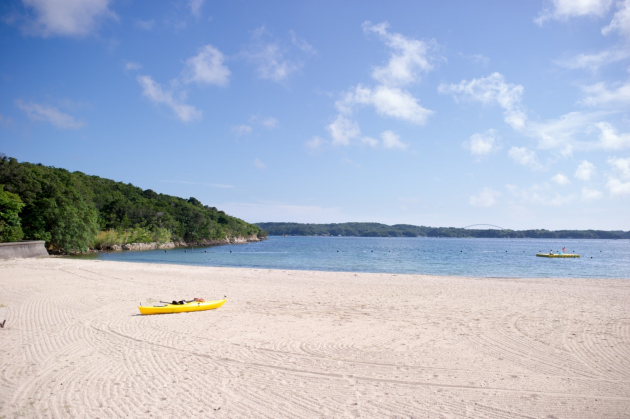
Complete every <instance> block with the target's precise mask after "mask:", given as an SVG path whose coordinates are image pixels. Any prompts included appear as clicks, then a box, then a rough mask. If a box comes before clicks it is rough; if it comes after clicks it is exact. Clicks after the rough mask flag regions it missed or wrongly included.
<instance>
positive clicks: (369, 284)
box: [0, 258, 630, 418]
mask: <svg viewBox="0 0 630 419" xmlns="http://www.w3.org/2000/svg"><path fill="white" fill-rule="evenodd" d="M224 295H227V297H228V300H227V303H226V304H225V305H224V306H223V307H221V308H220V309H217V310H211V311H206V312H199V313H181V314H169V315H154V316H141V315H139V312H138V309H137V306H138V304H139V303H141V302H142V303H145V302H146V301H147V298H154V299H157V300H169V301H170V300H173V299H183V298H192V297H203V298H207V299H219V298H222V297H223V296H224ZM629 302H630V281H629V280H593V279H501V278H497V279H495V278H491V279H487V278H486V279H481V278H462V277H437V276H420V275H391V274H365V273H334V272H310V271H283V270H261V269H231V268H210V267H191V266H176V265H150V264H131V263H120V262H103V261H95V260H71V259H61V258H50V259H23V260H8V261H1V262H0V304H2V305H4V307H0V322H1V321H2V320H3V319H4V318H6V319H7V321H6V325H5V327H4V328H3V329H0V418H5V417H6V418H14V417H42V418H63V417H76V418H81V417H95V418H96V417H99V418H121V417H164V418H170V417H193V416H196V417H225V418H238V417H256V418H263V417H273V418H283V417H286V418H296V417H307V418H309V417H374V418H377V417H379V418H380V417H417V418H424V417H436V418H440V417H444V418H450V417H471V418H604V417H605V418H622V417H625V418H627V417H630V303H629Z"/></svg>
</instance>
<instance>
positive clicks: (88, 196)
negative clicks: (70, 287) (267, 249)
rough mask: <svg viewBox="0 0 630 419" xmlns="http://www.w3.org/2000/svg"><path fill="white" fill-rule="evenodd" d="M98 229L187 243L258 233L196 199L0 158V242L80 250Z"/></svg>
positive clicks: (92, 238)
mask: <svg viewBox="0 0 630 419" xmlns="http://www.w3.org/2000/svg"><path fill="white" fill-rule="evenodd" d="M99 231H100V232H104V231H110V232H111V231H115V232H120V233H121V234H122V232H125V233H126V234H127V236H125V237H129V234H132V235H135V236H137V237H139V238H142V239H144V240H145V241H166V240H174V241H179V240H183V241H186V242H189V243H199V242H203V241H211V240H218V239H224V238H225V237H226V236H227V237H237V236H244V237H246V236H251V235H257V236H260V235H262V230H261V229H260V228H259V227H257V226H256V225H253V224H249V223H246V222H245V221H243V220H240V219H238V218H235V217H231V216H229V215H227V214H225V213H224V212H223V211H219V210H218V209H217V208H215V207H210V206H207V205H203V204H202V203H201V202H199V201H198V200H197V199H195V198H189V199H187V200H186V199H183V198H178V197H175V196H170V195H164V194H159V193H157V192H154V191H152V190H150V189H147V190H142V189H141V188H138V187H136V186H133V185H132V184H125V183H122V182H116V181H113V180H109V179H103V178H100V177H98V176H89V175H86V174H84V173H81V172H73V173H71V172H69V171H67V170H65V169H58V168H54V167H47V166H43V165H41V164H31V163H24V162H23V163H20V162H18V161H17V160H16V159H14V158H10V157H6V156H1V158H0V241H16V240H20V239H27V240H45V241H46V244H47V246H48V248H49V249H53V250H58V251H66V252H70V251H85V250H87V248H89V247H93V246H94V244H95V242H96V241H97V237H98V234H99Z"/></svg>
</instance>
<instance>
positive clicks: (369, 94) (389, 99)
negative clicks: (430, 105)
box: [335, 84, 433, 125]
mask: <svg viewBox="0 0 630 419" xmlns="http://www.w3.org/2000/svg"><path fill="white" fill-rule="evenodd" d="M357 105H371V106H374V109H375V110H376V112H377V113H378V114H380V115H384V116H390V117H393V118H396V119H402V120H404V121H408V122H413V123H415V124H418V125H424V124H425V123H426V121H427V118H428V117H429V116H430V115H431V114H433V111H431V110H429V109H425V108H423V107H422V106H421V105H420V104H419V103H418V101H417V99H416V98H414V97H413V96H412V95H411V94H410V93H409V92H407V91H406V90H402V89H399V88H397V87H387V86H382V85H380V86H376V87H375V88H374V89H370V88H369V87H364V86H362V85H360V84H359V85H358V86H357V87H356V88H355V89H354V90H350V91H348V92H346V94H345V95H344V97H343V98H342V99H341V100H339V101H337V102H336V103H335V106H336V107H337V109H338V110H339V111H340V112H342V113H352V111H353V109H354V107H355V106H357Z"/></svg>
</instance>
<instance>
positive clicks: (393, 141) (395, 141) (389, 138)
mask: <svg viewBox="0 0 630 419" xmlns="http://www.w3.org/2000/svg"><path fill="white" fill-rule="evenodd" d="M381 139H382V140H383V147H384V148H388V149H391V148H398V149H400V150H405V149H407V147H409V144H405V143H403V142H402V141H400V136H399V135H398V134H396V133H395V132H393V131H389V130H387V131H384V132H383V133H382V134H381Z"/></svg>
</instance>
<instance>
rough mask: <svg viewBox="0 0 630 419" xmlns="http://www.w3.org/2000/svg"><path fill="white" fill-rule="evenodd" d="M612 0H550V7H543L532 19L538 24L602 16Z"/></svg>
mask: <svg viewBox="0 0 630 419" xmlns="http://www.w3.org/2000/svg"><path fill="white" fill-rule="evenodd" d="M611 5H612V0H551V7H545V8H544V9H543V11H542V12H540V15H539V16H538V17H537V18H536V19H534V22H536V23H537V24H538V25H542V24H543V23H544V22H545V21H546V20H550V19H557V20H567V19H569V18H572V17H580V16H598V17H602V16H603V15H604V14H606V12H607V11H608V9H610V6H611Z"/></svg>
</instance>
